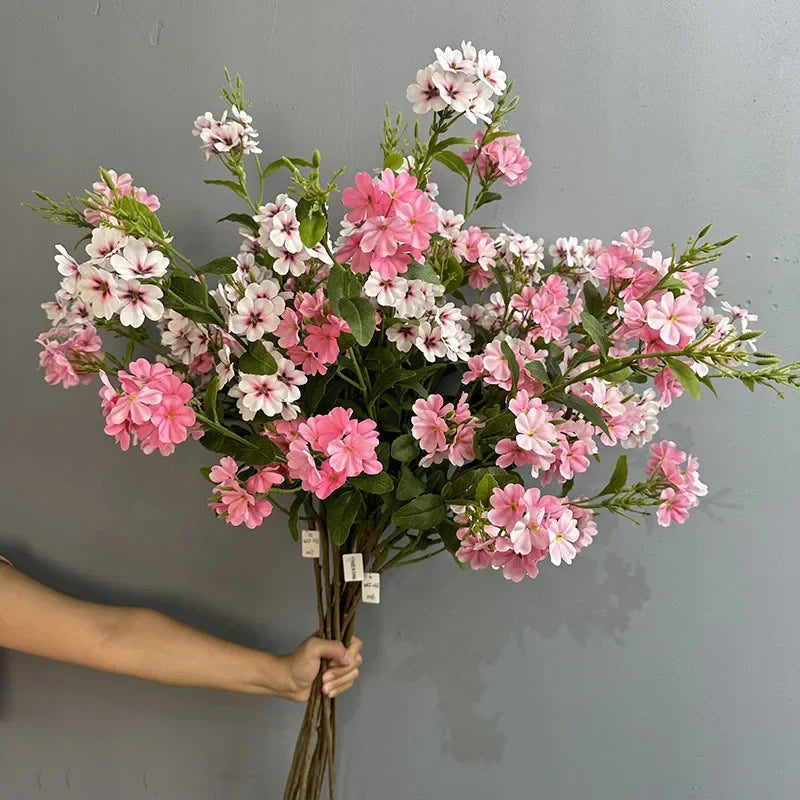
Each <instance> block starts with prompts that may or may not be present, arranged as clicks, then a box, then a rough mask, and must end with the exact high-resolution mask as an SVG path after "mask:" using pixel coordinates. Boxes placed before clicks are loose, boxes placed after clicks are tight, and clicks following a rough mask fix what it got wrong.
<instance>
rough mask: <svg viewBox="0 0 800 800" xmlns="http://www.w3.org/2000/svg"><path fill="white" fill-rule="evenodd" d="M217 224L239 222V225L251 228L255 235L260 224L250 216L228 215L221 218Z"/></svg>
mask: <svg viewBox="0 0 800 800" xmlns="http://www.w3.org/2000/svg"><path fill="white" fill-rule="evenodd" d="M217 222H237V223H238V224H239V225H244V226H245V227H246V228H250V230H251V231H253V233H258V223H257V222H256V221H255V220H254V219H253V218H252V217H251V216H250V215H249V214H227V215H226V216H224V217H220V218H219V219H218V220H217Z"/></svg>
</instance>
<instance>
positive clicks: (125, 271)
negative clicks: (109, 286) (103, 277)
mask: <svg viewBox="0 0 800 800" xmlns="http://www.w3.org/2000/svg"><path fill="white" fill-rule="evenodd" d="M111 267H112V268H113V270H114V272H116V273H117V275H119V276H120V277H121V278H125V279H126V280H131V279H133V278H161V277H162V276H163V275H165V274H166V272H167V267H169V259H168V258H167V257H166V256H165V255H164V254H163V253H161V252H159V251H158V250H148V249H147V245H146V243H145V242H144V240H142V239H130V240H129V241H128V244H126V245H125V247H124V248H123V249H122V254H121V255H120V254H114V255H112V256H111Z"/></svg>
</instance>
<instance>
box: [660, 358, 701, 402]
mask: <svg viewBox="0 0 800 800" xmlns="http://www.w3.org/2000/svg"><path fill="white" fill-rule="evenodd" d="M664 363H665V364H666V365H667V366H668V367H669V368H670V369H671V370H672V373H673V375H675V379H676V380H677V381H678V383H680V385H681V386H683V388H684V389H686V391H687V392H689V394H690V395H691V396H692V397H693V398H694V399H695V400H699V399H700V380H699V378H698V377H697V375H696V374H695V372H694V371H693V370H692V369H691V368H690V367H688V366H687V365H686V364H684V363H683V361H680V360H679V359H677V358H671V357H669V356H668V357H667V358H665V359H664Z"/></svg>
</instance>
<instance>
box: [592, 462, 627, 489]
mask: <svg viewBox="0 0 800 800" xmlns="http://www.w3.org/2000/svg"><path fill="white" fill-rule="evenodd" d="M627 480H628V457H627V456H626V455H624V454H623V455H621V456H620V457H619V458H618V459H617V463H616V465H615V467H614V471H613V472H612V473H611V477H610V478H609V481H608V483H607V484H606V486H605V488H604V489H603V490H602V491H601V492H599V495H604V494H616V493H617V492H618V491H620V489H622V488H624V486H625V483H626V482H627Z"/></svg>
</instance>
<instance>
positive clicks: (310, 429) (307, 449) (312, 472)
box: [286, 407, 383, 500]
mask: <svg viewBox="0 0 800 800" xmlns="http://www.w3.org/2000/svg"><path fill="white" fill-rule="evenodd" d="M377 427H378V426H377V424H376V423H375V422H374V420H371V419H365V420H361V421H359V420H356V419H353V412H352V411H351V410H350V409H345V408H341V407H337V408H334V409H333V410H332V411H330V412H329V413H328V414H318V415H316V416H313V417H309V418H308V419H306V420H305V421H303V422H300V423H298V425H297V427H296V431H297V436H296V437H295V438H292V440H291V442H290V443H289V447H288V455H287V458H286V464H287V470H288V474H289V477H290V478H292V479H294V480H299V481H301V483H302V486H303V489H305V490H306V491H308V492H313V493H314V495H316V496H317V497H318V498H319V499H320V500H324V499H325V498H326V497H328V496H329V495H330V494H331V493H332V492H335V491H336V490H337V489H339V488H340V487H341V486H343V485H344V482H345V481H346V480H347V478H354V477H356V476H358V475H362V474H365V475H377V474H378V473H379V472H381V471H382V470H383V464H381V462H380V461H379V460H378V458H377V456H376V454H375V448H376V447H377V446H378V433H377Z"/></svg>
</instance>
